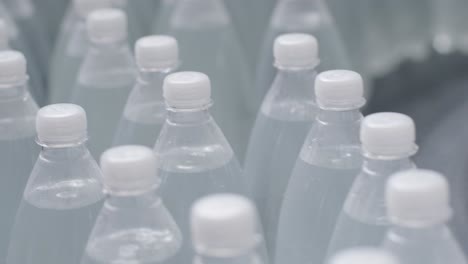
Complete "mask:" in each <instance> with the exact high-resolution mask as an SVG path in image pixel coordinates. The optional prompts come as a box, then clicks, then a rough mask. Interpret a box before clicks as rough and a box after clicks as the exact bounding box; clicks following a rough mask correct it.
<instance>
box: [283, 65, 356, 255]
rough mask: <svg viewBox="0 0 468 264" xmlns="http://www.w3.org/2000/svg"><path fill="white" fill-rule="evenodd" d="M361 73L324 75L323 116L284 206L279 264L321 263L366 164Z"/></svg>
mask: <svg viewBox="0 0 468 264" xmlns="http://www.w3.org/2000/svg"><path fill="white" fill-rule="evenodd" d="M363 93H364V87H363V81H362V78H361V76H360V75H359V74H358V73H355V72H352V71H345V70H334V71H327V72H323V73H321V74H319V75H318V77H317V80H316V82H315V94H316V100H317V106H318V107H319V112H318V114H317V117H316V120H315V122H314V124H313V126H312V129H311V130H310V132H309V135H308V136H307V139H306V140H305V143H304V145H303V147H302V150H301V152H300V155H299V157H298V159H297V161H296V165H295V167H294V169H293V172H292V175H291V178H290V180H289V184H288V187H287V189H286V192H285V195H284V201H283V204H282V208H281V214H280V220H279V227H278V237H277V242H276V252H275V254H276V263H277V264H286V263H306V262H308V263H323V261H324V257H325V254H326V249H327V245H328V242H329V240H330V238H331V235H332V233H333V227H334V226H335V222H336V219H337V218H338V214H339V212H340V209H341V207H342V206H343V202H344V200H345V198H346V195H347V193H348V191H349V189H350V187H351V184H352V182H353V180H354V178H355V176H356V175H357V173H358V171H359V168H360V167H361V163H362V156H361V152H360V144H359V128H360V126H361V120H362V114H361V112H360V111H359V108H361V107H362V106H363V105H364V104H365V99H364V97H363Z"/></svg>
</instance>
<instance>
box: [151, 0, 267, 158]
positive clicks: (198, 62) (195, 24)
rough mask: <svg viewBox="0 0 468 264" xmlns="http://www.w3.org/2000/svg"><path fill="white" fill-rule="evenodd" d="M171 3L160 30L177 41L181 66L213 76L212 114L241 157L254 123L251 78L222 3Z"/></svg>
mask: <svg viewBox="0 0 468 264" xmlns="http://www.w3.org/2000/svg"><path fill="white" fill-rule="evenodd" d="M167 7H168V10H164V11H163V12H170V14H167V15H164V16H163V17H165V18H167V19H168V20H169V22H164V21H163V22H161V26H160V27H157V29H156V32H158V33H162V34H168V35H171V36H174V37H175V38H176V39H177V40H178V41H179V48H180V54H181V56H180V57H181V58H182V61H183V63H182V64H181V69H182V70H188V71H192V70H194V71H199V72H203V73H206V74H207V75H208V76H210V78H211V81H212V83H213V86H214V87H216V89H214V90H213V99H214V101H215V102H216V103H215V104H214V106H213V116H214V118H215V119H216V120H217V121H218V124H219V126H220V127H221V129H222V130H223V132H224V133H225V135H226V138H227V139H228V140H229V142H231V144H232V147H233V148H234V151H235V152H236V154H237V156H238V157H239V158H240V159H241V160H243V157H244V155H245V151H246V148H247V141H248V139H249V135H250V130H251V128H252V125H253V121H254V120H253V119H254V111H253V107H251V106H253V104H251V103H250V102H251V101H250V100H251V99H253V97H252V86H251V77H250V70H249V68H248V63H247V60H246V58H245V55H244V52H243V50H242V47H241V44H240V41H239V39H238V37H237V35H236V31H235V29H234V27H233V25H232V22H231V18H230V16H229V14H228V12H227V10H226V8H225V6H224V1H223V0H176V1H174V3H172V4H170V3H168V4H167ZM166 16H167V17H166ZM164 24H167V27H163V26H164ZM269 50H270V51H271V48H270V49H269Z"/></svg>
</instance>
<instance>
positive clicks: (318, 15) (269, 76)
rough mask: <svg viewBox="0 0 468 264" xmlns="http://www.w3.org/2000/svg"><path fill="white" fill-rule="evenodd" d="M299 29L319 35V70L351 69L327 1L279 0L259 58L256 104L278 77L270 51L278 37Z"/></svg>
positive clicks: (255, 93) (301, 31)
mask: <svg viewBox="0 0 468 264" xmlns="http://www.w3.org/2000/svg"><path fill="white" fill-rule="evenodd" d="M297 32H300V33H308V34H312V35H313V36H315V37H316V38H317V40H318V42H319V54H320V58H321V64H320V66H319V68H318V69H319V72H321V71H324V70H334V69H349V67H350V64H349V59H348V57H347V55H346V52H345V48H344V44H343V41H342V40H341V37H340V35H339V33H338V30H337V28H336V25H335V21H334V19H333V18H332V17H331V15H330V12H329V11H328V7H327V6H326V4H325V1H322V0H280V1H278V3H277V6H276V8H275V10H274V12H273V15H272V18H271V21H270V25H269V28H268V30H267V31H266V35H265V37H264V40H263V44H262V45H263V46H262V48H261V50H260V55H259V58H258V64H257V70H256V74H257V76H256V83H255V92H254V95H253V96H254V97H255V100H256V105H257V106H258V105H259V104H260V103H261V102H262V100H263V97H264V96H265V94H266V93H267V91H268V89H269V88H270V85H271V83H272V82H273V79H274V77H275V69H274V68H273V62H274V58H273V54H272V52H271V51H272V50H273V43H274V41H275V39H276V37H277V36H279V35H281V34H285V33H297ZM251 94H252V92H251Z"/></svg>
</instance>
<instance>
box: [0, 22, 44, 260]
mask: <svg viewBox="0 0 468 264" xmlns="http://www.w3.org/2000/svg"><path fill="white" fill-rule="evenodd" d="M0 25H1V24H0ZM2 32H4V31H3V30H2V27H1V26H0V41H1V40H2V39H5V38H4V37H3V36H2V35H1V34H2ZM3 44H4V43H0V46H3ZM36 112H37V105H36V102H35V101H34V99H32V97H31V95H30V94H29V91H28V76H27V74H26V59H25V58H24V56H23V55H22V54H21V53H19V52H16V51H1V52H0V167H1V168H2V177H0V208H2V216H1V217H0V234H2V235H1V236H0V260H4V259H5V257H6V251H7V249H8V241H9V234H10V230H11V228H12V227H13V223H14V218H15V214H16V209H17V208H18V205H19V203H20V201H21V196H22V193H23V190H24V186H25V185H26V182H27V180H28V177H29V175H30V174H31V170H32V167H33V165H34V160H35V159H36V157H37V153H38V149H37V146H36V144H35V142H34V136H35V129H34V120H35V118H36Z"/></svg>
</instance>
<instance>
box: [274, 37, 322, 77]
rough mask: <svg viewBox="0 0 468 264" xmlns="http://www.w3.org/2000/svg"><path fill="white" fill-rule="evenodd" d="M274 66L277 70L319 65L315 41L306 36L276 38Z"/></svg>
mask: <svg viewBox="0 0 468 264" xmlns="http://www.w3.org/2000/svg"><path fill="white" fill-rule="evenodd" d="M274 55H275V65H276V66H277V67H279V68H302V67H315V66H317V65H318V64H319V62H320V60H319V57H318V42H317V39H316V38H315V37H313V36H311V35H308V34H298V33H297V34H284V35H281V36H279V37H277V38H276V40H275V45H274Z"/></svg>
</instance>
